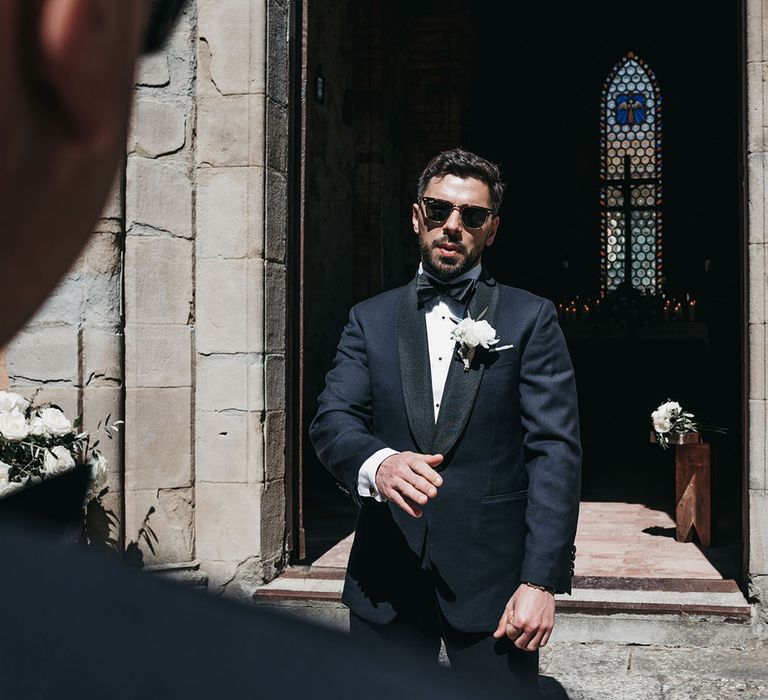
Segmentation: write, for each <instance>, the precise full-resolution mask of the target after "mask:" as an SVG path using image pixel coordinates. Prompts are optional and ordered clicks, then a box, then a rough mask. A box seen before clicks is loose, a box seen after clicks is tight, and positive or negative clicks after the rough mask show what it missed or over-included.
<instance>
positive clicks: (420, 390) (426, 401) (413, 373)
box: [397, 278, 435, 453]
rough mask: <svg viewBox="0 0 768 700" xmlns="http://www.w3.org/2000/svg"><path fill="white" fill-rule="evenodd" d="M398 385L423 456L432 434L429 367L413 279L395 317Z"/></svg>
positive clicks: (424, 322) (424, 330)
mask: <svg viewBox="0 0 768 700" xmlns="http://www.w3.org/2000/svg"><path fill="white" fill-rule="evenodd" d="M397 347H398V354H399V357H400V385H401V386H402V389H403V398H404V399H405V412H406V414H407V416H408V424H409V425H410V426H411V432H412V433H413V437H414V439H415V440H416V444H417V445H418V446H419V449H420V450H421V451H422V452H424V453H426V452H427V450H429V446H430V445H431V444H432V440H433V439H434V434H435V412H434V409H433V408H432V374H431V370H430V366H429V346H428V344H427V322H426V320H425V318H424V310H423V309H419V305H418V299H417V297H416V278H414V280H413V281H412V282H411V283H410V284H409V285H407V286H406V288H405V292H404V294H403V296H402V298H401V300H400V308H399V310H398V317H397Z"/></svg>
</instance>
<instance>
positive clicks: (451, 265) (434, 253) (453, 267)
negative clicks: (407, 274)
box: [419, 236, 485, 282]
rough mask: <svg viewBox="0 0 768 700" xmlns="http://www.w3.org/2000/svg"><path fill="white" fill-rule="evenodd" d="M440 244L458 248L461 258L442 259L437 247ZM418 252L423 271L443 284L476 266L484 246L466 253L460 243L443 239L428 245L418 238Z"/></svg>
mask: <svg viewBox="0 0 768 700" xmlns="http://www.w3.org/2000/svg"><path fill="white" fill-rule="evenodd" d="M441 243H451V244H452V245H458V246H460V250H459V252H460V253H462V255H463V257H460V258H443V257H442V255H441V253H440V247H439V246H440V244H441ZM419 250H420V251H421V264H422V265H423V266H424V269H425V270H426V271H427V272H428V273H429V274H430V275H432V276H433V277H435V278H437V279H439V280H441V281H443V282H450V281H451V280H453V279H456V278H457V277H458V276H459V275H463V274H464V273H465V272H467V270H471V269H472V268H473V267H474V266H475V265H477V261H478V260H480V257H481V256H482V254H483V250H485V246H479V247H477V248H475V250H473V251H471V252H467V249H466V248H465V247H464V245H463V244H461V243H454V242H453V241H447V240H445V239H440V240H437V241H433V242H432V243H428V242H427V241H425V240H424V238H422V237H421V236H420V237H419Z"/></svg>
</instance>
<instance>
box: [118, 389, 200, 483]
mask: <svg viewBox="0 0 768 700" xmlns="http://www.w3.org/2000/svg"><path fill="white" fill-rule="evenodd" d="M191 405H192V390H191V389H128V390H127V391H126V406H125V413H126V416H125V424H126V425H125V438H126V447H125V486H126V489H133V490H136V489H159V488H179V487H185V486H189V485H190V483H191V479H192V459H191V454H192V438H191V435H192V431H191V421H192V416H191Z"/></svg>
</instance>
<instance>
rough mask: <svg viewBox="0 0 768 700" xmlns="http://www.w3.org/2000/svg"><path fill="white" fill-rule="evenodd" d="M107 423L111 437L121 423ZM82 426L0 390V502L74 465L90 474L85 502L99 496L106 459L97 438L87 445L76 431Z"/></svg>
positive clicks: (49, 406)
mask: <svg viewBox="0 0 768 700" xmlns="http://www.w3.org/2000/svg"><path fill="white" fill-rule="evenodd" d="M109 420H110V419H109V417H107V420H106V421H105V424H104V428H103V429H104V432H105V433H106V435H107V437H108V438H109V439H112V438H113V437H114V435H115V433H117V431H118V430H119V426H120V425H121V424H122V422H123V421H116V422H115V423H112V424H111V425H110V424H109ZM80 422H81V421H80V419H79V418H78V419H77V420H75V421H74V422H71V421H70V420H69V419H68V418H67V417H66V415H64V412H63V411H62V410H61V409H60V408H59V407H58V406H55V405H53V404H43V405H40V406H35V405H33V404H32V403H31V402H30V401H27V400H26V399H25V398H24V397H23V396H20V395H19V394H15V393H13V392H9V391H0V498H2V497H3V496H7V495H9V494H11V493H13V492H14V491H18V490H19V489H21V488H24V487H25V486H27V485H28V484H31V483H36V482H38V481H41V480H43V479H45V478H48V477H52V476H56V475H57V474H62V473H64V472H66V471H69V470H70V469H74V467H75V466H76V465H78V464H86V465H88V466H89V467H90V470H91V483H90V486H89V489H88V493H87V496H86V503H88V502H90V501H92V500H93V499H95V498H98V496H99V495H100V494H101V493H102V489H103V488H104V485H105V483H106V480H107V460H106V459H105V458H104V456H103V455H102V454H101V453H100V452H99V451H98V449H97V447H98V444H99V441H98V440H97V441H96V442H94V443H93V444H91V438H90V436H89V434H88V433H85V432H78V431H77V428H78V427H79V425H80ZM99 427H101V424H99Z"/></svg>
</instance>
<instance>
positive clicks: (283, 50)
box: [267, 3, 290, 104]
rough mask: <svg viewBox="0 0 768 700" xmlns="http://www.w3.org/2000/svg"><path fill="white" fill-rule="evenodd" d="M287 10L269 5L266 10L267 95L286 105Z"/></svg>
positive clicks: (274, 4) (288, 65)
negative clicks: (267, 26)
mask: <svg viewBox="0 0 768 700" xmlns="http://www.w3.org/2000/svg"><path fill="white" fill-rule="evenodd" d="M288 18H289V14H288V8H287V7H281V6H280V5H278V4H276V3H270V4H269V8H268V10H267V23H268V25H269V29H268V31H267V95H268V96H269V98H270V99H271V100H274V101H275V102H277V103H279V104H287V103H288V80H289V77H290V61H289V50H288V46H289V44H288Z"/></svg>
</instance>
